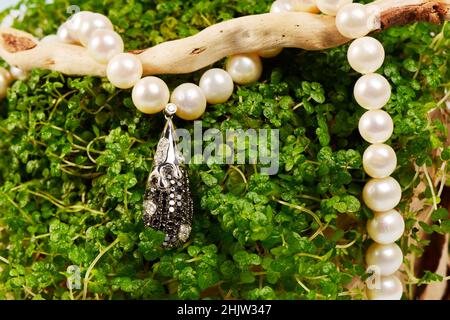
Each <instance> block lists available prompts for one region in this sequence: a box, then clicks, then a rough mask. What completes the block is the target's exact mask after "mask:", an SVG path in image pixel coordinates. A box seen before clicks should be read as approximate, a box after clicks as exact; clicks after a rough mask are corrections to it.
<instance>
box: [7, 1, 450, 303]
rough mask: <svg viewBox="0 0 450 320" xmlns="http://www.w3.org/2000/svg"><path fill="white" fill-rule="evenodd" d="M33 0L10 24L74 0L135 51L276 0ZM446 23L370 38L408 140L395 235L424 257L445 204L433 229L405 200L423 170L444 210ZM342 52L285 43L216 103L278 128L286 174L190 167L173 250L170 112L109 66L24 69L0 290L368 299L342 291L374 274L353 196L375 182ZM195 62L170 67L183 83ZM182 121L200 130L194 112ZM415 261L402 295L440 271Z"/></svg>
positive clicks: (56, 17) (395, 142)
mask: <svg viewBox="0 0 450 320" xmlns="http://www.w3.org/2000/svg"><path fill="white" fill-rule="evenodd" d="M22 2H23V3H25V4H27V5H28V7H29V9H28V11H27V14H26V18H25V20H24V21H23V22H16V24H15V27H17V28H20V29H23V30H26V31H28V32H31V33H33V34H35V35H37V36H43V35H45V34H50V33H54V32H55V30H56V28H57V26H58V25H59V24H61V23H62V22H63V21H64V20H65V19H66V18H67V13H66V8H67V7H68V6H69V5H73V4H77V5H80V7H81V8H82V9H83V10H92V11H96V12H101V13H104V14H107V15H108V16H109V17H110V18H111V20H112V22H113V24H114V25H115V27H116V28H117V30H118V31H119V32H120V33H121V34H122V36H123V38H124V40H125V43H126V46H127V49H136V48H143V47H147V46H151V45H155V44H157V43H161V42H163V41H167V40H171V39H177V38H181V37H186V36H189V35H192V34H194V33H196V32H198V31H199V30H201V29H202V28H204V27H207V26H209V25H211V24H214V23H216V22H219V21H222V20H226V19H230V18H232V17H235V16H240V15H247V14H256V13H262V12H267V11H268V8H269V5H270V2H271V1H270V0H264V1H263V0H258V1H256V0H239V1H228V0H195V1H194V0H155V1H144V0H142V1H137V0H130V1H128V2H127V3H126V4H124V2H123V1H115V0H88V1H74V0H71V1H70V3H69V1H65V0H57V1H55V3H53V4H45V1H44V0H24V1H22ZM366 2H367V1H366ZM5 14H6V13H3V16H4V15H5ZM432 33H434V35H435V36H433V34H432ZM449 33H450V28H449V26H448V24H446V25H444V26H443V27H442V26H432V25H427V24H415V25H410V26H406V27H401V28H393V29H390V30H388V31H386V32H384V33H382V34H379V35H377V37H379V38H380V39H381V41H382V42H383V44H384V46H385V48H386V54H387V57H386V64H385V65H384V67H383V69H382V70H381V71H380V72H382V73H383V74H384V75H385V76H386V77H387V78H388V79H389V80H390V81H391V83H393V85H394V87H393V97H392V99H391V101H390V102H389V104H388V106H387V110H388V112H389V113H390V114H391V115H392V116H393V119H394V122H395V132H394V136H393V138H392V139H391V140H390V141H389V143H390V144H391V145H392V146H393V147H394V148H395V150H396V151H397V153H398V159H399V163H398V165H399V168H398V170H397V171H396V174H395V177H396V178H397V179H398V180H399V181H400V183H401V185H402V188H403V191H404V193H403V200H402V203H401V206H400V208H401V209H402V214H403V215H404V217H405V219H406V222H407V231H406V233H405V236H404V237H403V239H402V240H401V247H402V249H403V251H404V253H405V254H411V255H414V256H416V257H419V256H420V255H421V253H422V251H423V248H424V247H425V246H426V245H427V242H426V241H424V240H420V238H419V233H418V231H419V230H420V229H423V230H425V231H426V232H428V233H433V232H439V233H449V232H450V223H449V220H448V219H447V217H448V212H447V211H446V210H445V209H443V208H440V209H438V210H434V211H433V212H432V213H431V217H432V219H433V221H434V223H435V224H434V225H432V226H429V225H427V224H425V223H420V225H419V224H418V223H417V212H416V211H413V210H411V208H410V203H411V200H412V198H413V189H414V188H415V187H416V186H417V185H418V184H419V183H420V182H421V181H424V182H425V183H426V185H427V186H428V187H427V189H426V190H425V191H424V192H422V193H421V194H420V195H419V197H420V198H421V199H424V200H425V205H433V204H435V205H436V206H438V204H439V202H440V196H441V193H442V188H440V189H438V190H434V187H432V185H431V184H430V183H429V182H428V179H427V177H426V176H424V175H423V174H419V171H418V169H417V168H418V167H425V166H435V167H436V168H444V167H445V168H446V166H442V164H443V163H444V162H445V163H446V162H447V161H448V160H449V159H450V149H445V150H444V152H443V153H442V156H441V158H432V154H433V153H432V151H433V150H434V149H438V148H443V147H444V141H445V140H446V137H447V129H446V127H445V125H444V124H443V123H441V122H440V121H439V120H435V121H433V122H432V121H430V120H429V117H428V112H429V111H430V110H432V109H434V108H444V107H445V105H444V103H443V102H444V101H440V102H438V101H439V100H440V98H442V96H443V92H444V89H446V88H447V89H448V87H449V60H448V48H449V40H448V39H450V37H449ZM346 51H347V46H342V47H340V48H335V49H331V50H327V51H322V52H306V51H301V50H295V49H290V50H284V52H283V53H282V55H280V56H279V57H277V58H275V59H271V60H265V61H264V69H265V71H264V76H263V78H262V79H261V81H260V82H258V83H255V84H253V85H249V86H240V87H238V88H237V90H236V91H235V94H234V95H233V98H232V99H231V100H230V101H229V102H227V103H225V104H221V105H216V106H209V107H208V110H207V112H206V114H205V115H204V117H203V119H202V120H203V127H204V129H208V128H217V129H219V130H225V129H227V128H242V129H247V128H255V129H258V128H263V127H267V128H277V129H279V130H280V151H281V154H280V165H281V169H280V172H279V173H278V174H277V175H275V176H264V175H261V174H259V173H258V172H259V170H258V165H256V166H253V165H235V166H228V165H216V164H204V165H190V166H189V171H190V175H191V177H192V179H191V183H192V189H193V190H194V198H195V199H194V200H195V216H194V225H193V232H192V236H191V238H190V241H189V242H188V243H187V244H186V245H185V246H183V247H182V248H178V249H163V248H162V247H161V244H162V242H163V240H164V235H163V234H162V233H160V232H156V231H154V230H152V229H145V228H144V227H143V223H142V194H143V191H144V187H145V181H146V178H147V175H148V172H149V169H150V166H151V161H152V156H153V152H154V149H155V146H156V143H157V141H158V138H159V134H160V132H161V129H162V125H163V118H162V116H161V115H157V116H146V115H143V114H141V113H139V112H138V111H137V110H136V109H135V108H134V106H133V103H132V101H131V98H130V91H129V90H125V91H123V90H117V89H114V88H113V87H112V86H111V85H110V84H109V83H108V82H107V81H106V80H105V79H98V78H93V77H81V78H80V77H78V78H77V77H67V76H64V75H62V74H59V73H56V72H50V71H45V70H33V72H32V73H31V76H30V77H29V79H28V80H26V81H17V82H15V83H14V85H13V86H12V87H11V89H10V90H9V92H8V97H7V100H6V101H3V102H2V103H1V106H0V153H1V156H0V298H8V299H10V298H11V299H23V298H33V299H95V298H99V299H132V298H133V299H157V298H162V299H199V298H213V299H226V298H241V299H350V298H353V299H360V298H363V296H364V295H363V292H362V291H361V290H359V289H356V288H353V289H347V287H346V286H347V285H348V284H349V283H350V282H351V280H352V279H353V278H354V277H362V278H364V277H365V267H364V252H365V250H366V248H367V246H368V244H369V243H370V241H368V240H367V235H366V232H365V223H366V221H367V219H368V218H370V217H371V212H370V211H369V210H367V208H365V207H364V205H363V204H362V203H361V200H360V194H361V190H362V186H363V185H364V182H365V181H366V180H367V176H366V175H365V174H364V171H363V170H362V165H361V155H362V152H363V151H364V149H365V147H366V145H365V143H364V142H363V140H362V139H361V138H360V136H359V133H358V130H357V123H358V119H359V117H360V116H361V115H362V113H363V110H362V109H361V108H360V107H358V106H357V104H356V103H355V102H354V100H353V98H352V87H353V84H354V83H355V81H356V79H357V77H358V75H357V74H356V73H354V72H352V71H351V69H350V66H349V65H348V63H347V62H346ZM218 65H219V66H221V65H222V62H218ZM293 66H295V67H293ZM200 75H201V72H197V73H195V74H191V75H185V76H166V77H164V79H165V80H166V81H167V83H168V84H169V85H170V87H171V88H174V87H175V86H176V85H177V84H179V83H180V82H182V81H198V79H199V77H200ZM176 124H177V126H178V127H184V128H187V129H189V130H192V129H193V128H192V123H190V122H182V121H180V120H178V119H177V120H176ZM414 164H416V166H414ZM445 174H446V169H443V170H441V171H438V172H437V175H444V176H445ZM444 181H445V179H444ZM72 265H74V266H78V267H79V268H80V270H81V282H82V283H81V284H82V285H81V288H80V289H71V288H68V287H67V285H66V278H67V276H68V272H67V270H68V269H67V268H68V267H69V266H72ZM405 265H406V267H405V274H406V277H407V278H408V291H407V294H406V297H407V298H412V296H413V291H412V289H413V285H414V284H423V283H427V282H430V281H435V280H442V279H441V278H440V277H439V276H437V275H434V274H432V273H429V272H428V273H426V275H425V276H424V278H422V279H417V278H415V277H414V266H413V265H412V264H411V263H409V261H408V260H406V261H405Z"/></svg>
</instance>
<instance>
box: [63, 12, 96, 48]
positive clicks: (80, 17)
mask: <svg viewBox="0 0 450 320" xmlns="http://www.w3.org/2000/svg"><path fill="white" fill-rule="evenodd" d="M93 14H94V13H92V12H89V11H80V12H77V13H75V14H74V15H73V16H72V17H70V19H69V20H68V21H67V27H68V29H69V32H70V35H71V36H72V38H73V39H75V40H77V41H78V42H79V40H80V31H81V25H82V24H83V22H84V21H85V20H86V19H87V18H89V17H90V16H92V15H93Z"/></svg>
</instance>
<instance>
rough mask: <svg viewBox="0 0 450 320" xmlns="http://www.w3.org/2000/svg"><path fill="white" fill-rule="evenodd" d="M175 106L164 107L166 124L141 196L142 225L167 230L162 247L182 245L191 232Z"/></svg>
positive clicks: (190, 202)
mask: <svg viewBox="0 0 450 320" xmlns="http://www.w3.org/2000/svg"><path fill="white" fill-rule="evenodd" d="M176 111H177V106H176V105H175V104H173V103H169V104H168V105H167V106H166V109H165V115H166V120H167V122H166V125H165V127H164V130H163V133H162V136H161V139H160V140H159V143H158V146H157V149H156V153H155V157H154V162H153V167H152V171H151V173H150V175H149V177H148V181H147V189H146V191H145V195H144V214H143V216H144V224H145V226H146V227H152V228H154V229H156V230H160V231H163V232H165V233H166V238H165V241H164V244H163V245H164V246H167V247H176V246H178V245H181V244H183V243H184V242H186V241H187V240H188V238H189V235H190V233H191V225H192V215H193V211H194V209H193V202H192V197H191V191H190V188H189V178H188V176H187V172H186V171H185V169H184V158H183V156H182V155H181V154H180V153H179V151H178V149H177V145H176V135H175V127H174V125H173V122H172V117H173V115H174V114H175V112H176Z"/></svg>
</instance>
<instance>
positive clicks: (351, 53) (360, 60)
mask: <svg viewBox="0 0 450 320" xmlns="http://www.w3.org/2000/svg"><path fill="white" fill-rule="evenodd" d="M384 57H385V53H384V48H383V45H382V44H381V43H380V41H378V40H377V39H375V38H372V37H362V38H359V39H356V40H355V41H353V42H352V44H351V45H350V47H349V48H348V51H347V59H348V62H349V63H350V65H351V67H352V68H353V69H354V70H355V71H357V72H359V73H363V74H366V73H372V72H375V71H377V70H378V69H379V68H380V67H381V66H382V65H383V62H384Z"/></svg>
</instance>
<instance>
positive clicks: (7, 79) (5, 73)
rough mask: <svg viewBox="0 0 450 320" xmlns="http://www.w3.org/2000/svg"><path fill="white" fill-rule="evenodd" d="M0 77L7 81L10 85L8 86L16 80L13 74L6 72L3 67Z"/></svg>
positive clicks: (0, 69)
mask: <svg viewBox="0 0 450 320" xmlns="http://www.w3.org/2000/svg"><path fill="white" fill-rule="evenodd" d="M0 75H2V76H3V77H5V80H6V82H7V83H8V85H9V84H10V83H11V82H12V81H13V80H14V79H13V76H12V74H11V72H9V71H8V70H6V69H5V68H3V67H0Z"/></svg>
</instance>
